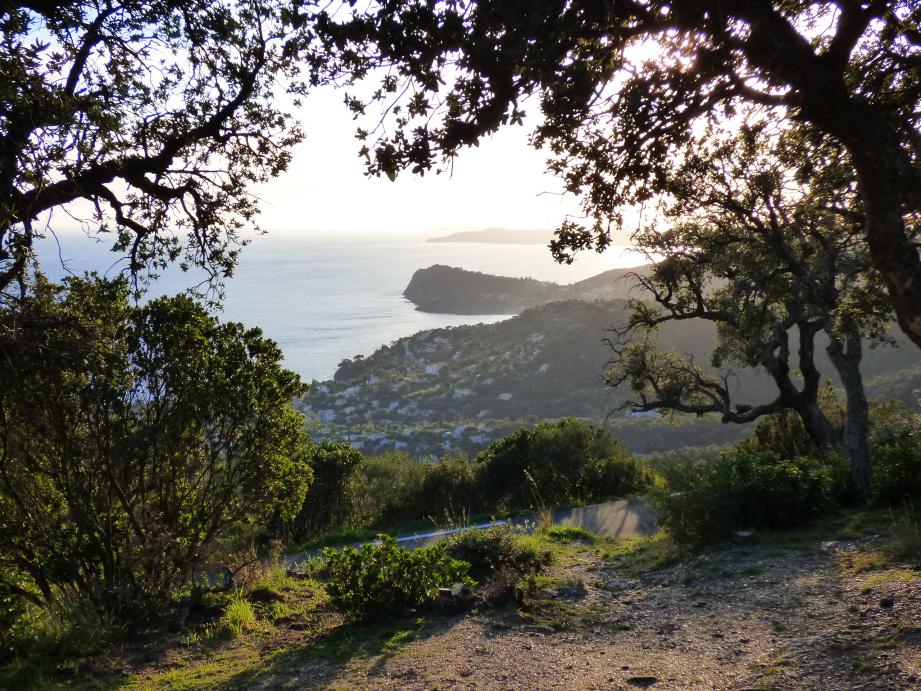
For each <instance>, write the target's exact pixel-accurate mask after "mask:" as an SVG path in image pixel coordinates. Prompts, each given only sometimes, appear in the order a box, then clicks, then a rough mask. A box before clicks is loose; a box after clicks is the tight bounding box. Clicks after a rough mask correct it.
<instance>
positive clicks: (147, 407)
mask: <svg viewBox="0 0 921 691" xmlns="http://www.w3.org/2000/svg"><path fill="white" fill-rule="evenodd" d="M281 358H282V354H281V351H280V350H279V349H278V347H277V346H276V345H275V344H274V343H273V342H272V341H270V340H267V339H265V338H264V337H263V336H262V333H261V332H260V331H259V330H258V329H248V328H245V327H244V326H243V325H241V324H232V323H222V322H220V321H219V320H218V319H217V318H216V317H215V316H214V315H213V314H211V313H210V312H209V311H208V310H207V309H206V308H205V307H204V306H203V305H201V304H199V303H197V302H195V301H194V300H192V299H191V298H190V297H188V296H185V295H178V296H174V297H161V298H157V299H154V300H150V301H148V302H145V303H143V304H141V305H138V304H136V303H134V301H133V300H132V298H131V290H130V288H129V286H128V283H127V282H126V281H125V280H122V279H117V280H105V279H99V278H95V277H92V276H91V277H87V278H84V279H76V278H72V279H68V280H67V281H66V282H65V283H64V284H63V285H53V284H49V283H46V282H45V281H44V280H42V279H37V280H36V282H35V285H34V286H31V290H30V292H29V293H28V294H27V295H26V296H24V297H22V298H21V299H18V300H17V301H15V303H13V302H7V303H4V304H0V381H2V382H3V384H2V385H0V409H2V410H3V423H2V427H3V434H2V435H0V457H2V458H3V479H4V481H3V483H2V485H0V592H19V593H20V594H22V592H21V591H26V592H27V593H31V595H33V596H34V598H33V599H39V600H41V603H42V605H44V606H45V607H47V608H53V607H55V606H57V605H58V604H59V603H58V602H57V601H58V600H60V599H61V598H62V597H63V596H66V595H68V594H70V593H73V592H78V593H79V596H80V598H81V600H82V601H85V602H86V603H88V604H89V606H91V607H93V608H95V609H97V610H99V611H100V612H102V611H105V612H115V611H118V612H121V613H122V614H123V616H130V615H132V614H133V613H135V612H136V611H137V610H140V609H145V610H148V611H149V612H151V613H152V612H155V611H157V610H162V609H165V608H166V607H167V606H168V605H169V602H170V601H171V599H172V598H173V597H174V596H175V594H176V593H177V592H178V591H180V590H181V589H182V588H183V587H185V586H186V585H187V584H188V583H189V581H190V579H191V578H192V576H193V574H194V572H195V570H196V569H199V568H201V567H202V566H203V565H207V563H208V562H209V561H210V560H212V559H214V560H216V559H217V558H219V555H221V554H222V553H226V552H227V551H232V550H235V549H236V548H237V547H238V546H239V545H240V544H241V543H244V544H245V542H244V541H246V540H248V539H251V538H252V535H253V534H254V533H255V532H256V531H258V530H260V529H261V528H262V527H264V526H265V525H266V523H267V522H268V521H271V520H278V521H279V522H286V521H288V520H290V519H291V518H292V517H293V516H294V514H295V513H296V512H297V511H298V509H299V508H300V506H301V503H302V501H303V498H304V493H305V492H306V490H307V487H308V485H309V482H310V478H311V471H310V467H309V465H308V463H307V458H306V457H307V452H308V450H309V440H308V439H307V437H306V435H305V433H304V430H303V419H302V418H301V416H300V415H299V414H297V413H296V412H295V410H294V409H293V407H292V405H291V401H292V399H293V398H294V397H296V396H298V395H300V394H301V393H302V392H303V386H302V385H301V382H300V379H299V377H298V376H297V375H296V374H294V373H293V372H289V371H287V370H284V369H283V368H282V367H281ZM215 555H218V556H217V557H215ZM19 569H22V570H21V571H19ZM7 576H12V577H13V578H14V580H13V581H12V582H7V581H6V580H5V579H6V578H7Z"/></svg>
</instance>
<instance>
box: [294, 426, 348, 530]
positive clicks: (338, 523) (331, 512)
mask: <svg viewBox="0 0 921 691" xmlns="http://www.w3.org/2000/svg"><path fill="white" fill-rule="evenodd" d="M362 460H363V459H362V455H361V453H360V452H359V451H358V450H357V449H354V448H352V447H351V446H349V445H348V444H341V443H338V444H337V443H334V442H329V441H322V442H320V443H319V445H317V446H316V447H314V448H313V449H312V451H311V453H310V457H309V463H310V467H311V468H312V469H313V484H312V485H311V486H310V489H309V490H308V491H307V496H306V497H305V498H304V504H303V506H302V507H301V510H300V512H299V513H298V515H297V517H296V518H295V519H294V521H293V523H292V526H291V534H292V536H293V537H294V539H296V540H305V539H309V538H314V537H317V536H318V535H321V534H323V533H324V532H326V531H327V530H330V529H334V528H341V527H342V526H344V525H345V524H346V523H347V522H348V521H349V520H350V519H351V518H352V515H353V513H354V508H355V507H354V501H355V497H354V493H353V492H352V482H353V477H354V475H355V473H356V472H357V470H358V467H359V466H360V465H361V463H362Z"/></svg>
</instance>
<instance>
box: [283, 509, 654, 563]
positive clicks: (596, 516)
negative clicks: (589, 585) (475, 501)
mask: <svg viewBox="0 0 921 691" xmlns="http://www.w3.org/2000/svg"><path fill="white" fill-rule="evenodd" d="M533 522H534V517H533V516H522V517H521V518H516V519H515V520H513V521H507V520H502V521H496V522H495V523H481V524H478V525H473V526H468V527H466V528H457V529H445V530H435V531H432V532H429V533H417V534H413V535H401V536H399V537H398V538H397V542H398V543H399V544H400V545H401V546H402V547H406V548H407V549H417V548H419V547H426V546H428V545H433V544H435V543H436V542H440V541H441V540H444V539H446V538H447V537H448V536H450V535H453V534H455V533H457V532H461V531H464V530H472V529H474V528H487V527H489V526H491V525H506V524H508V523H512V524H514V525H528V524H529V523H530V524H532V525H533ZM553 523H554V524H555V525H571V526H576V527H580V528H585V529H587V530H591V531H592V532H593V533H598V534H599V535H606V536H608V537H617V538H631V537H648V536H649V535H652V534H653V533H655V532H656V530H657V527H656V517H655V513H654V512H653V510H652V508H651V507H650V506H649V504H648V503H647V502H646V501H645V500H643V499H620V500H618V501H609V502H605V503H604V504H594V505H592V506H579V507H575V508H571V509H557V510H556V511H554V512H553ZM313 553H319V550H316V551H315V552H313ZM308 554H311V553H302V554H292V555H288V557H287V558H286V559H285V561H286V562H287V563H288V564H289V565H296V564H298V563H299V562H301V561H303V560H304V558H305V557H307V556H308Z"/></svg>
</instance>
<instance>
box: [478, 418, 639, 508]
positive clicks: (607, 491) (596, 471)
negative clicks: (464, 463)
mask: <svg viewBox="0 0 921 691" xmlns="http://www.w3.org/2000/svg"><path fill="white" fill-rule="evenodd" d="M477 462H478V463H480V464H481V465H482V466H483V468H482V471H481V476H482V487H483V492H484V494H485V495H486V496H488V497H489V498H490V499H491V500H492V501H493V502H494V503H501V504H505V505H506V507H507V508H509V509H521V508H526V507H528V506H530V505H531V503H532V500H533V499H534V497H533V496H532V491H533V490H536V492H537V493H538V494H539V495H540V497H541V498H542V500H543V501H544V502H546V503H547V504H557V503H563V502H578V501H585V500H600V499H606V498H609V497H612V496H617V495H622V494H627V493H631V492H636V491H640V490H642V489H644V488H645V487H646V486H647V484H648V482H649V473H648V472H647V471H646V470H645V468H644V466H642V465H640V464H639V462H638V461H637V460H636V459H635V458H633V456H632V455H631V454H630V452H629V451H627V450H626V449H625V448H624V447H623V446H621V445H620V444H619V443H618V442H617V441H616V440H615V439H614V438H613V437H612V436H611V435H610V434H608V433H607V432H606V431H604V430H602V429H599V428H598V427H594V426H593V425H590V424H588V423H585V422H582V421H580V420H576V419H573V418H566V419H563V420H560V421H559V422H554V423H548V422H543V423H539V424H537V425H536V426H535V427H534V429H533V430H530V429H522V430H519V431H517V432H515V433H514V434H511V435H509V436H507V437H504V438H502V439H500V440H499V441H497V442H496V443H495V444H493V445H492V446H490V447H489V448H488V449H486V450H485V451H483V452H482V453H481V454H480V455H479V456H478V457H477ZM526 471H527V473H528V474H529V475H530V477H531V478H533V484H534V488H533V490H532V487H530V486H529V485H530V483H528V482H525V472H526Z"/></svg>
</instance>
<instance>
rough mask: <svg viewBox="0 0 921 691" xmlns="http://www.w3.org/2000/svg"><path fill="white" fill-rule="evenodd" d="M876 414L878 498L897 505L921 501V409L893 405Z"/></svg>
mask: <svg viewBox="0 0 921 691" xmlns="http://www.w3.org/2000/svg"><path fill="white" fill-rule="evenodd" d="M873 417H874V423H875V424H874V429H873V433H872V435H871V443H872V450H873V463H874V465H875V473H874V477H873V497H874V500H875V501H876V502H878V503H880V504H882V505H889V506H896V507H898V506H899V505H900V504H903V503H910V502H914V501H919V502H921V412H918V411H917V410H915V411H914V412H911V411H909V410H907V409H906V408H904V407H902V406H898V405H892V404H890V405H887V406H883V407H882V408H881V409H878V410H876V411H874V415H873Z"/></svg>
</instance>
